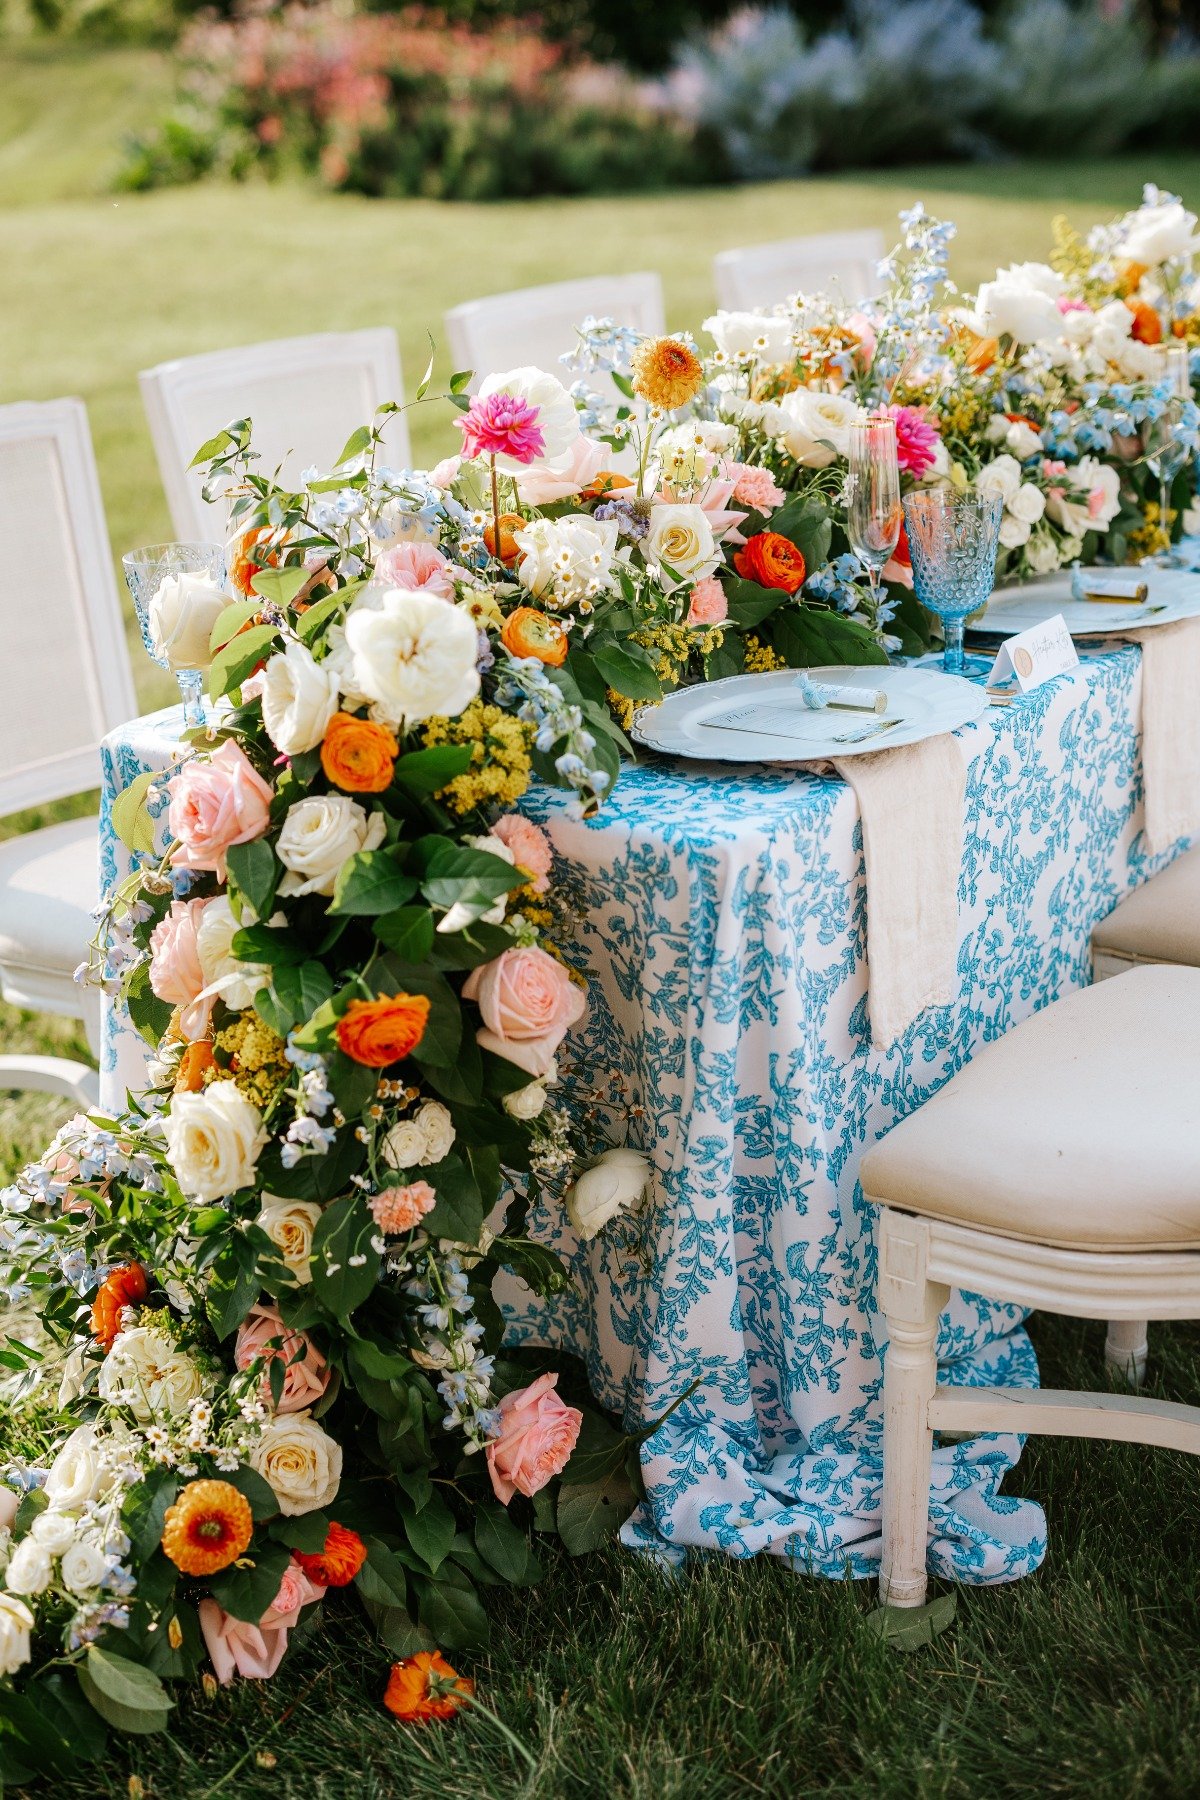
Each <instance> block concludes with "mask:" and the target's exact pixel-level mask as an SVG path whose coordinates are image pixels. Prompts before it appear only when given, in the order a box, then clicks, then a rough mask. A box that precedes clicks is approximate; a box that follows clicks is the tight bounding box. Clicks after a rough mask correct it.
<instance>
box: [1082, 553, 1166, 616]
mask: <svg viewBox="0 0 1200 1800" xmlns="http://www.w3.org/2000/svg"><path fill="white" fill-rule="evenodd" d="M1149 597H1150V589H1149V587H1148V586H1147V585H1146V583H1145V582H1144V581H1139V580H1138V578H1137V576H1136V575H1118V574H1112V575H1109V574H1105V573H1102V572H1101V571H1100V570H1098V569H1081V568H1080V567H1079V565H1078V563H1076V564H1075V566H1074V567H1073V569H1072V570H1071V598H1072V600H1094V601H1097V602H1103V603H1107V604H1108V605H1110V606H1114V605H1115V606H1140V605H1141V604H1142V603H1143V602H1144V601H1145V600H1148V599H1149Z"/></svg>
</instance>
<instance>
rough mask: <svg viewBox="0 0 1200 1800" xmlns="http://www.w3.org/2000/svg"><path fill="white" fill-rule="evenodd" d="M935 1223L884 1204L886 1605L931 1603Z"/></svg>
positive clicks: (939, 1297) (882, 1581)
mask: <svg viewBox="0 0 1200 1800" xmlns="http://www.w3.org/2000/svg"><path fill="white" fill-rule="evenodd" d="M927 1242H928V1238H927V1227H926V1225H925V1223H924V1221H922V1220H918V1219H913V1218H910V1217H908V1216H906V1215H905V1214H903V1213H893V1212H891V1211H890V1210H888V1209H884V1210H883V1211H882V1213H881V1215H880V1245H879V1249H880V1279H879V1297H880V1304H881V1306H882V1308H883V1311H884V1315H885V1317H886V1319H887V1326H888V1347H887V1351H886V1354H885V1357H884V1365H883V1559H882V1565H881V1568H880V1575H879V1597H880V1600H881V1601H882V1603H883V1604H884V1605H885V1606H923V1605H924V1604H925V1590H926V1584H927V1583H926V1573H925V1553H926V1543H927V1540H928V1536H929V1480H930V1473H931V1463H932V1458H933V1431H932V1428H931V1426H930V1424H929V1403H930V1401H931V1400H932V1398H933V1391H934V1388H935V1387H936V1386H937V1331H938V1319H939V1317H940V1315H941V1311H942V1308H943V1306H944V1305H945V1304H946V1300H947V1298H948V1297H949V1289H948V1288H946V1287H944V1286H942V1285H941V1284H940V1283H938V1282H931V1281H927V1280H926V1279H925V1254H926V1245H927Z"/></svg>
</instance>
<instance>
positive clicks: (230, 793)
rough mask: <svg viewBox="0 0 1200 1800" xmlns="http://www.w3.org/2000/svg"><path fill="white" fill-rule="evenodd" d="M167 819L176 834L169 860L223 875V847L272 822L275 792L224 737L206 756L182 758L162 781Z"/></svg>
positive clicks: (261, 830) (243, 840) (257, 832)
mask: <svg viewBox="0 0 1200 1800" xmlns="http://www.w3.org/2000/svg"><path fill="white" fill-rule="evenodd" d="M167 792H168V794H169V795H170V796H171V803H170V806H169V807H168V808H167V821H168V823H169V825H170V827H171V832H172V834H173V836H175V837H177V838H178V839H179V845H178V848H177V849H176V850H175V853H174V855H173V856H172V858H171V861H172V862H173V863H174V864H175V865H176V867H178V868H182V869H208V870H211V871H212V873H213V874H214V875H216V876H217V877H218V878H219V879H220V880H221V881H224V879H225V852H226V851H227V850H229V849H231V848H232V846H233V845H234V844H248V843H249V842H250V841H251V839H252V838H260V837H262V835H263V833H264V832H265V831H266V830H267V828H268V826H269V825H270V823H271V801H272V800H273V799H274V793H273V791H272V789H271V787H270V786H269V784H268V783H267V782H265V781H264V780H263V778H262V776H261V775H259V774H258V773H257V771H256V770H255V769H254V767H253V765H252V764H251V762H250V760H249V758H248V757H247V756H246V753H245V752H244V751H243V750H242V749H241V748H240V746H239V745H237V744H235V743H234V741H233V739H232V738H226V740H225V742H224V743H223V744H222V745H221V746H220V748H219V749H217V750H214V751H213V753H212V755H211V756H208V757H204V758H203V759H200V758H198V759H197V760H196V761H195V762H189V763H185V764H184V766H183V768H182V769H180V771H179V773H178V775H175V776H173V777H172V779H171V780H170V781H168V783H167Z"/></svg>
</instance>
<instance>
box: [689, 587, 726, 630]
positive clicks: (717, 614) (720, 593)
mask: <svg viewBox="0 0 1200 1800" xmlns="http://www.w3.org/2000/svg"><path fill="white" fill-rule="evenodd" d="M728 617H729V602H728V600H727V599H726V597H725V589H724V588H723V587H722V586H721V583H720V582H719V581H718V580H717V578H716V576H715V575H706V576H705V577H704V580H703V581H698V582H697V583H696V585H695V587H694V588H693V589H692V598H691V601H690V603H689V605H688V624H689V625H723V624H724V623H725V621H726V619H727V618H728Z"/></svg>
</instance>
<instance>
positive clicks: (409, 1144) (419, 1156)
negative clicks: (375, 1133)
mask: <svg viewBox="0 0 1200 1800" xmlns="http://www.w3.org/2000/svg"><path fill="white" fill-rule="evenodd" d="M380 1148H381V1150H382V1152H383V1160H384V1162H386V1163H387V1165H388V1167H389V1168H390V1169H415V1168H416V1167H417V1165H418V1164H419V1163H423V1162H424V1161H425V1133H424V1132H423V1131H422V1130H421V1127H420V1126H419V1125H418V1124H417V1123H416V1121H415V1120H413V1119H399V1120H397V1122H396V1124H395V1125H393V1126H392V1129H391V1130H390V1131H389V1132H388V1134H387V1136H386V1137H385V1138H384V1140H383V1143H382V1145H381V1146H380Z"/></svg>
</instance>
